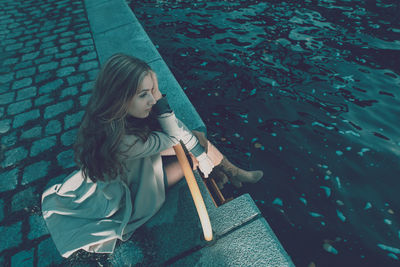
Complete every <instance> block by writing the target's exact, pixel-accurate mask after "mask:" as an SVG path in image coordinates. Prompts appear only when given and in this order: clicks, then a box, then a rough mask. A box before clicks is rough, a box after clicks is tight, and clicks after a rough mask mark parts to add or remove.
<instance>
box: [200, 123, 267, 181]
mask: <svg viewBox="0 0 400 267" xmlns="http://www.w3.org/2000/svg"><path fill="white" fill-rule="evenodd" d="M193 134H194V135H195V136H196V137H197V139H198V140H199V142H200V144H201V145H202V146H203V147H204V148H205V149H206V151H207V155H208V157H209V158H210V159H211V161H212V162H213V164H214V166H215V167H214V170H213V172H214V174H217V176H216V178H217V179H216V181H217V184H218V186H219V187H220V188H222V187H223V184H224V183H225V182H226V180H227V178H228V179H229V180H230V181H231V183H232V184H233V185H234V186H235V187H237V188H240V187H242V183H243V182H244V183H256V182H258V181H259V180H260V179H261V177H262V176H263V175H264V173H263V172H262V171H260V170H259V171H246V170H243V169H241V168H239V167H237V166H235V165H234V164H232V163H231V162H230V161H229V160H228V159H227V158H226V157H225V156H224V155H223V154H222V153H221V152H220V151H219V150H218V149H217V148H216V147H215V146H214V145H213V144H212V143H211V142H210V141H208V140H207V138H206V136H205V134H204V133H201V132H197V131H193ZM218 173H219V174H220V175H218ZM221 174H225V175H221Z"/></svg>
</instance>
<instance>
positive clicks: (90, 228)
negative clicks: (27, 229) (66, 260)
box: [42, 54, 263, 257]
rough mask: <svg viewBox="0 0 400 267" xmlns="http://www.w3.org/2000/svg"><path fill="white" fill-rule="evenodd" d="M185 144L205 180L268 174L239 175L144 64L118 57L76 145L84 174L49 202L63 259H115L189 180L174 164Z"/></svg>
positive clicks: (47, 196)
mask: <svg viewBox="0 0 400 267" xmlns="http://www.w3.org/2000/svg"><path fill="white" fill-rule="evenodd" d="M196 135H197V136H198V138H199V139H200V142H199V139H198V138H197V137H196ZM180 140H182V141H183V142H184V144H185V145H186V147H187V148H188V150H189V151H190V152H191V155H192V157H193V159H194V161H195V162H196V164H195V166H197V167H198V168H199V169H200V171H201V172H202V173H203V174H204V176H205V177H207V176H208V175H209V173H210V172H211V171H212V169H213V168H214V167H215V166H217V165H218V166H217V169H218V171H219V172H220V173H224V174H227V175H228V176H230V177H229V178H230V179H231V181H232V183H233V184H234V185H235V186H238V187H239V186H241V182H257V181H258V180H259V179H260V178H261V177H262V175H263V174H262V172H261V171H254V172H247V171H244V170H241V169H238V168H237V167H235V166H233V165H232V164H231V163H230V162H229V161H228V160H227V159H226V158H224V157H223V156H222V154H221V153H220V152H219V151H218V150H217V149H216V148H215V147H214V146H213V145H212V144H211V143H210V142H208V140H207V139H206V138H205V137H204V135H202V134H201V133H198V132H197V133H195V134H193V133H192V132H191V131H189V130H188V129H187V128H186V127H185V126H184V125H183V124H182V122H181V121H179V120H178V119H177V118H176V117H175V114H174V112H173V111H172V110H171V109H170V107H169V105H168V102H167V99H166V97H163V96H162V95H161V93H160V91H159V89H158V81H157V76H156V74H155V73H154V72H153V71H152V70H151V68H150V67H149V66H148V65H147V64H146V63H145V62H143V61H141V60H139V59H137V58H134V57H131V56H128V55H123V54H116V55H114V56H112V57H111V58H110V59H109V60H108V61H107V62H106V63H105V65H104V66H103V68H102V69H101V70H100V72H99V74H98V77H97V79H96V82H95V85H94V90H93V93H92V96H91V98H90V100H89V103H88V105H87V108H86V113H85V116H84V119H83V121H82V124H81V126H80V129H79V132H78V136H77V141H76V143H75V146H74V150H75V161H76V162H77V164H78V166H79V167H80V170H79V171H76V172H74V173H72V174H71V175H70V176H68V177H67V178H66V179H65V180H64V182H63V183H62V184H56V185H54V186H52V187H51V188H49V189H47V190H46V191H45V192H44V193H43V196H42V212H43V217H44V219H45V221H46V224H47V227H48V229H49V232H50V234H51V236H52V238H53V240H54V243H55V244H56V247H57V249H58V250H59V251H60V253H61V255H62V256H63V257H68V256H70V255H71V254H72V253H73V252H75V251H77V250H79V249H84V250H86V251H89V252H98V253H111V252H113V250H114V247H115V244H116V241H117V239H120V240H127V239H128V238H129V237H130V236H131V235H132V233H133V232H134V231H135V230H136V229H137V228H138V227H140V226H141V225H143V224H144V223H145V222H146V221H147V220H149V219H150V218H151V217H152V216H153V215H154V214H155V213H156V212H157V211H158V210H159V209H160V207H161V206H162V204H163V202H164V200H165V191H166V188H168V187H169V186H172V185H173V184H175V183H176V182H178V181H179V180H180V179H181V178H182V177H183V171H182V169H181V168H180V165H179V163H178V161H177V159H176V157H171V155H174V154H175V152H174V150H173V148H172V146H173V145H175V144H177V143H178V142H179V141H180Z"/></svg>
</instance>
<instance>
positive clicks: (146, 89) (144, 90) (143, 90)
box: [138, 88, 151, 94]
mask: <svg viewBox="0 0 400 267" xmlns="http://www.w3.org/2000/svg"><path fill="white" fill-rule="evenodd" d="M146 91H151V89H149V88H145V89H142V90H140V91H139V92H138V94H140V93H142V92H146Z"/></svg>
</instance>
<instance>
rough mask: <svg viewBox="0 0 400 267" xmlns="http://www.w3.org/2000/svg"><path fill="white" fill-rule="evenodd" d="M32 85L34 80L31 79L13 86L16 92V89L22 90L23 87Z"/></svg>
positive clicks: (16, 82) (20, 81) (23, 80)
mask: <svg viewBox="0 0 400 267" xmlns="http://www.w3.org/2000/svg"><path fill="white" fill-rule="evenodd" d="M31 84H32V79H31V78H24V79H21V80H18V81H15V82H14V83H13V85H12V89H13V90H16V89H20V88H23V87H27V86H29V85H31Z"/></svg>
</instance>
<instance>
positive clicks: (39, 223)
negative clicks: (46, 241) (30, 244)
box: [28, 215, 49, 240]
mask: <svg viewBox="0 0 400 267" xmlns="http://www.w3.org/2000/svg"><path fill="white" fill-rule="evenodd" d="M29 225H30V226H31V230H30V231H29V234H28V238H29V239H30V240H33V239H36V238H39V237H41V236H43V235H46V234H48V233H49V231H48V230H47V227H46V222H45V221H44V219H43V217H42V216H41V215H32V216H31V217H30V218H29Z"/></svg>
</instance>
